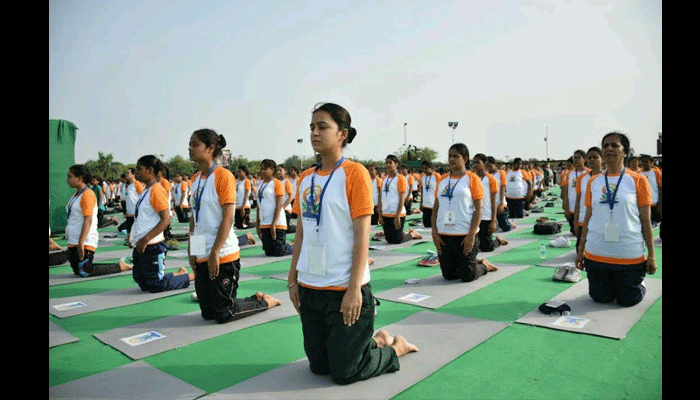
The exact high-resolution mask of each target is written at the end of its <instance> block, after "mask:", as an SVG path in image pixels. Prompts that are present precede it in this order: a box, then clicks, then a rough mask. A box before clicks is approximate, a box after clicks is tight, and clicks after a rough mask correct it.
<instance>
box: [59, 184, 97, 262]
mask: <svg viewBox="0 0 700 400" xmlns="http://www.w3.org/2000/svg"><path fill="white" fill-rule="evenodd" d="M66 213H67V214H68V220H67V222H66V240H68V247H74V246H77V245H78V242H79V241H80V234H81V233H82V231H83V221H84V220H85V217H89V216H92V222H91V223H90V230H89V231H88V234H87V237H85V242H84V243H83V245H84V246H85V249H87V250H92V251H95V250H96V249H97V241H98V240H99V235H98V234H97V197H95V192H93V191H92V190H90V188H89V187H88V188H85V190H83V191H82V192H81V193H76V194H75V195H73V196H72V197H71V198H70V200H69V201H68V204H67V205H66Z"/></svg>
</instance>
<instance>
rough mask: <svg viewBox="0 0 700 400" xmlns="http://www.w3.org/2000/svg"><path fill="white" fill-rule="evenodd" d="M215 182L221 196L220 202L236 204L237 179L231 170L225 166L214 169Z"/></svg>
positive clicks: (218, 194)
mask: <svg viewBox="0 0 700 400" xmlns="http://www.w3.org/2000/svg"><path fill="white" fill-rule="evenodd" d="M214 183H215V185H216V194H217V196H219V204H221V205H222V206H223V205H226V204H236V179H235V178H234V177H233V174H232V173H231V171H229V170H227V169H225V168H217V169H215V170H214Z"/></svg>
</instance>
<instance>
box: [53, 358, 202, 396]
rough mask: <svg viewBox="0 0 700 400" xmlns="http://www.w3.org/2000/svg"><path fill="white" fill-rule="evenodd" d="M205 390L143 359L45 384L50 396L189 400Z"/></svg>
mask: <svg viewBox="0 0 700 400" xmlns="http://www.w3.org/2000/svg"><path fill="white" fill-rule="evenodd" d="M203 394H206V392H205V391H203V390H201V389H198V388H196V387H194V386H192V385H190V384H188V383H186V382H184V381H182V380H180V379H177V378H175V377H174V376H171V375H168V374H166V373H165V372H163V371H161V370H159V369H157V368H154V367H152V366H150V365H148V364H147V363H145V362H143V361H137V362H133V363H131V364H126V365H122V366H121V367H119V368H115V369H112V370H109V371H105V372H101V373H99V374H95V375H90V376H86V377H85V378H81V379H77V380H74V381H71V382H67V383H63V384H60V385H56V386H52V387H50V388H49V398H50V399H54V400H57V399H170V400H189V399H196V398H198V397H199V396H201V395H203Z"/></svg>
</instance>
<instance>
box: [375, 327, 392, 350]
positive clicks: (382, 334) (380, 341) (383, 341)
mask: <svg viewBox="0 0 700 400" xmlns="http://www.w3.org/2000/svg"><path fill="white" fill-rule="evenodd" d="M373 339H374V341H375V342H377V347H384V346H391V345H392V344H394V337H393V336H391V335H390V334H389V332H387V331H386V330H385V329H380V330H379V331H378V332H377V334H376V335H374V338H373Z"/></svg>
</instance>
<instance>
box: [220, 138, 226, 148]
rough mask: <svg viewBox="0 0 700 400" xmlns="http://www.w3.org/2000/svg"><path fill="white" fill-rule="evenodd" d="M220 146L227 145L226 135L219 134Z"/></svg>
mask: <svg viewBox="0 0 700 400" xmlns="http://www.w3.org/2000/svg"><path fill="white" fill-rule="evenodd" d="M219 146H221V148H222V149H223V148H224V147H226V138H224V135H219Z"/></svg>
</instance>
